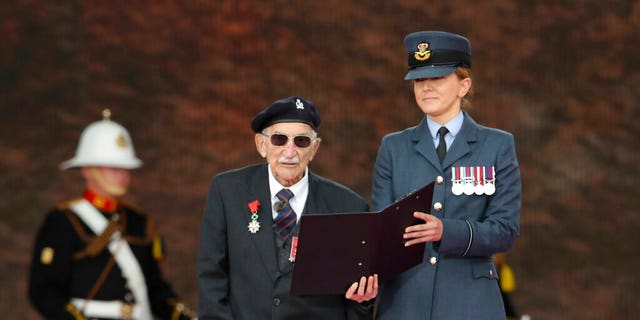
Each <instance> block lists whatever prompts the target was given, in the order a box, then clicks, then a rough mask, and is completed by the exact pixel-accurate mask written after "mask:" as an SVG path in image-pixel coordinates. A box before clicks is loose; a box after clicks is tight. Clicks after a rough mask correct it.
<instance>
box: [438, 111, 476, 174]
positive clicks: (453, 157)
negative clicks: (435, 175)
mask: <svg viewBox="0 0 640 320" xmlns="http://www.w3.org/2000/svg"><path fill="white" fill-rule="evenodd" d="M463 114H464V121H463V122H462V128H460V132H459V133H458V135H457V136H456V139H455V140H453V144H452V145H451V147H450V148H449V150H448V151H447V156H446V157H445V158H444V161H443V162H442V168H443V169H444V168H448V167H449V166H451V165H452V164H454V163H455V162H456V161H458V160H459V159H460V158H462V157H464V156H465V155H467V154H468V153H469V152H471V148H472V144H473V143H474V142H476V140H477V139H478V124H476V122H475V121H473V119H471V117H469V115H467V113H466V112H463Z"/></svg>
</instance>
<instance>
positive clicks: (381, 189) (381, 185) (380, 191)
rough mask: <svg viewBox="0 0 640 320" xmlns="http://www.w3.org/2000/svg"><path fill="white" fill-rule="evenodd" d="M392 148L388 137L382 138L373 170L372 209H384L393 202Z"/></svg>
mask: <svg viewBox="0 0 640 320" xmlns="http://www.w3.org/2000/svg"><path fill="white" fill-rule="evenodd" d="M391 159H392V157H391V149H390V144H389V143H388V137H385V138H383V139H382V142H381V143H380V148H379V149H378V155H377V157H376V162H375V167H374V171H373V194H372V197H371V200H372V209H373V210H374V211H378V210H382V209H384V208H386V207H387V206H388V205H389V204H391V203H393V202H394V201H395V199H393V187H392V185H393V179H392V171H393V167H392V161H391Z"/></svg>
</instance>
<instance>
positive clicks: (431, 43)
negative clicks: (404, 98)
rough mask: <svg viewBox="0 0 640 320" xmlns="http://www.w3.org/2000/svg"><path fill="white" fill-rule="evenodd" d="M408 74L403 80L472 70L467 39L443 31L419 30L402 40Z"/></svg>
mask: <svg viewBox="0 0 640 320" xmlns="http://www.w3.org/2000/svg"><path fill="white" fill-rule="evenodd" d="M404 45H405V47H406V49H407V56H408V61H407V62H408V65H409V72H408V73H407V76H406V77H405V78H404V79H405V80H414V79H425V78H438V77H443V76H446V75H448V74H450V73H452V72H454V71H455V70H456V68H457V67H467V68H471V44H470V43H469V39H467V38H465V37H463V36H461V35H458V34H455V33H449V32H444V31H419V32H414V33H411V34H409V35H407V36H406V37H405V38H404Z"/></svg>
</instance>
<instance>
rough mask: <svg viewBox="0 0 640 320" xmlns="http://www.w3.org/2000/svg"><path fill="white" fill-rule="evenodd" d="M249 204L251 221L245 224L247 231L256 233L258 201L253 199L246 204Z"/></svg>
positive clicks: (257, 229)
mask: <svg viewBox="0 0 640 320" xmlns="http://www.w3.org/2000/svg"><path fill="white" fill-rule="evenodd" d="M247 205H248V206H249V212H251V222H249V225H248V226H247V227H248V228H249V232H251V233H256V232H258V231H260V222H258V208H260V201H258V200H253V201H251V202H249V203H248V204H247Z"/></svg>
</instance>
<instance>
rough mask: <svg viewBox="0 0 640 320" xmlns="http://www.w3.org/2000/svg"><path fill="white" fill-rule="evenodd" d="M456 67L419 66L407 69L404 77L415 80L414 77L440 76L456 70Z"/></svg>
mask: <svg viewBox="0 0 640 320" xmlns="http://www.w3.org/2000/svg"><path fill="white" fill-rule="evenodd" d="M456 69H457V67H454V66H429V67H420V68H415V69H411V70H409V72H407V75H406V76H405V77H404V79H405V80H415V79H429V78H440V77H444V76H446V75H448V74H450V73H452V72H454V71H456Z"/></svg>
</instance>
